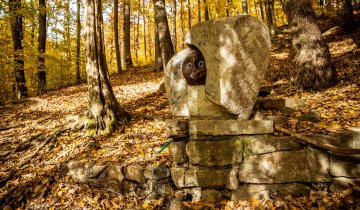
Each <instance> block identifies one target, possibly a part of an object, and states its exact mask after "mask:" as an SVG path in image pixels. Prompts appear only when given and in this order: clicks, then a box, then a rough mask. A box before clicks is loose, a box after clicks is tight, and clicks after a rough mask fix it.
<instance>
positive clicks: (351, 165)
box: [330, 156, 360, 178]
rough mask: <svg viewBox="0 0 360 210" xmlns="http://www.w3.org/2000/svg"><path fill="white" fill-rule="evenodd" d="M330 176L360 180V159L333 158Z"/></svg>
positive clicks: (331, 159)
mask: <svg viewBox="0 0 360 210" xmlns="http://www.w3.org/2000/svg"><path fill="white" fill-rule="evenodd" d="M330 174H331V175H332V176H338V177H349V178H359V177H360V159H353V158H346V157H340V156H331V157H330Z"/></svg>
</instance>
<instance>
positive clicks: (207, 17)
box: [204, 0, 210, 20]
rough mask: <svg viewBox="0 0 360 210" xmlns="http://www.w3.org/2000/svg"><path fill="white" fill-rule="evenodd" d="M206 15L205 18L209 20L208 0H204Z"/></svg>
mask: <svg viewBox="0 0 360 210" xmlns="http://www.w3.org/2000/svg"><path fill="white" fill-rule="evenodd" d="M204 16H205V20H209V19H210V18H209V6H208V5H207V3H206V0H204Z"/></svg>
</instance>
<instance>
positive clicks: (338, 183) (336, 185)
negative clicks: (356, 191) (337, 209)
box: [329, 177, 355, 192]
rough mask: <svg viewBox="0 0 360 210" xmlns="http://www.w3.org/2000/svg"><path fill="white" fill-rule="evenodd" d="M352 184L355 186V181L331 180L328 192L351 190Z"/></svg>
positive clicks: (341, 178) (344, 179)
mask: <svg viewBox="0 0 360 210" xmlns="http://www.w3.org/2000/svg"><path fill="white" fill-rule="evenodd" d="M352 184H355V179H350V178H345V177H338V178H333V179H332V180H331V185H330V188H329V191H330V192H341V191H343V190H346V189H349V188H351V186H352Z"/></svg>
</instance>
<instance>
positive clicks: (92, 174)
mask: <svg viewBox="0 0 360 210" xmlns="http://www.w3.org/2000/svg"><path fill="white" fill-rule="evenodd" d="M105 167H106V165H88V166H87V167H86V168H87V170H86V178H87V179H93V178H96V177H98V176H99V174H100V173H101V172H103V171H104V170H105Z"/></svg>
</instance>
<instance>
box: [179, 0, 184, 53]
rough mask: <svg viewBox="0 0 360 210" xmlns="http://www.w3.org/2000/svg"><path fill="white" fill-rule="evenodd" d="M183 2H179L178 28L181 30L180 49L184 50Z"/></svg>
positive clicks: (181, 0)
mask: <svg viewBox="0 0 360 210" xmlns="http://www.w3.org/2000/svg"><path fill="white" fill-rule="evenodd" d="M183 12H184V7H183V0H180V28H181V49H184V48H185V43H184V38H185V27H184V18H183Z"/></svg>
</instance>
